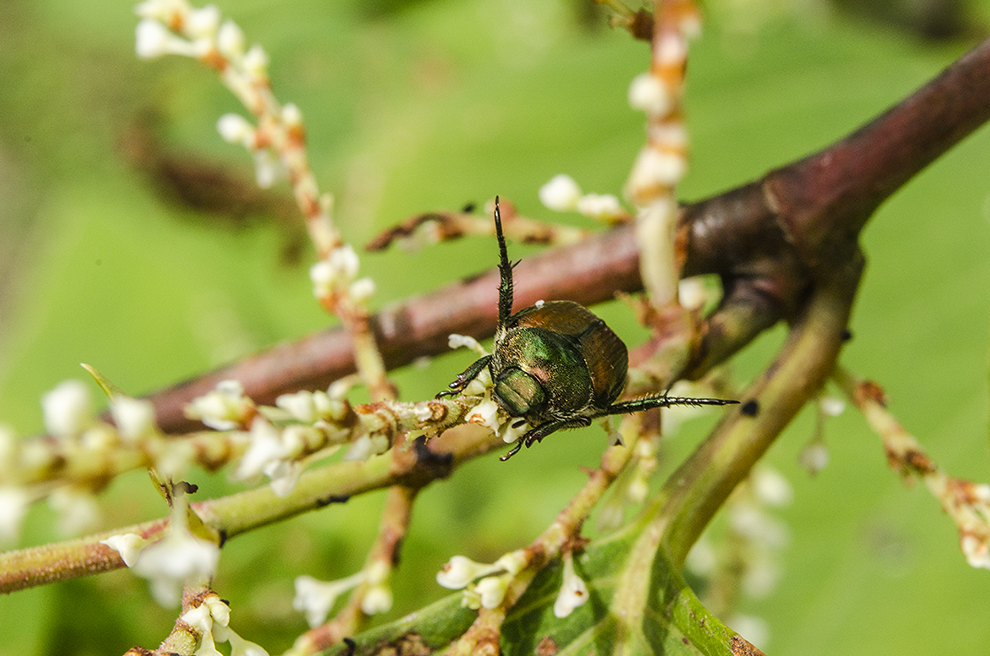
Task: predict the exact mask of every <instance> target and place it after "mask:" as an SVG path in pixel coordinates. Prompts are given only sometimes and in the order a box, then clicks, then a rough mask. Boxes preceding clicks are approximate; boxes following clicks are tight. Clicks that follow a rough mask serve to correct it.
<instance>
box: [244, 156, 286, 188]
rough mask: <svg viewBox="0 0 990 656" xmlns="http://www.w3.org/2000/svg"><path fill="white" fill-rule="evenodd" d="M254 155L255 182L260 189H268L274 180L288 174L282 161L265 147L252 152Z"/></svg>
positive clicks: (276, 180)
mask: <svg viewBox="0 0 990 656" xmlns="http://www.w3.org/2000/svg"><path fill="white" fill-rule="evenodd" d="M252 155H253V157H254V177H255V182H256V183H257V184H258V186H259V187H261V188H262V189H269V188H271V186H272V185H274V184H275V183H276V182H278V181H279V180H281V179H282V178H284V177H285V176H286V175H288V171H286V168H285V166H284V165H283V164H282V161H281V160H279V158H278V157H276V156H275V155H274V154H273V153H272V152H271V151H270V150H268V149H267V148H258V149H256V150H254V151H253V152H252Z"/></svg>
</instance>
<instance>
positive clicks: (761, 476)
mask: <svg viewBox="0 0 990 656" xmlns="http://www.w3.org/2000/svg"><path fill="white" fill-rule="evenodd" d="M750 484H751V485H752V486H753V493H754V494H755V495H756V498H757V499H759V500H760V501H762V502H763V503H765V504H766V505H768V506H773V507H778V508H779V507H783V506H787V505H789V504H790V503H791V501H793V500H794V490H793V489H792V488H791V484H790V483H789V482H788V480H787V479H786V478H784V475H783V474H781V473H780V472H778V471H777V470H776V469H773V468H771V467H759V468H758V469H757V470H756V471H754V472H753V475H752V476H751V477H750Z"/></svg>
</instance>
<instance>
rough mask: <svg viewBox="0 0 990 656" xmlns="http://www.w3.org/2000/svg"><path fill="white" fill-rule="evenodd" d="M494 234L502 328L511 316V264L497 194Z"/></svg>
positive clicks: (499, 325)
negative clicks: (496, 239) (497, 259)
mask: <svg viewBox="0 0 990 656" xmlns="http://www.w3.org/2000/svg"><path fill="white" fill-rule="evenodd" d="M495 236H496V237H497V238H498V253H499V262H498V273H499V277H500V279H501V281H500V283H499V286H498V327H499V329H502V328H503V327H504V326H505V324H506V323H507V322H508V321H509V317H510V316H512V267H513V264H512V263H511V262H509V252H508V250H507V249H506V247H505V236H504V235H503V234H502V214H501V213H500V212H499V210H498V196H496V197H495ZM516 264H518V262H517V263H516Z"/></svg>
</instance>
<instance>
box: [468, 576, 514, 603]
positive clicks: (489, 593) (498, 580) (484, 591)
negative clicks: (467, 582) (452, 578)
mask: <svg viewBox="0 0 990 656" xmlns="http://www.w3.org/2000/svg"><path fill="white" fill-rule="evenodd" d="M508 589H509V576H507V575H504V574H503V575H501V576H488V577H486V578H483V579H481V580H480V581H478V583H477V584H476V585H475V586H474V591H475V592H476V593H477V594H478V595H479V596H480V597H481V606H482V607H483V608H487V609H489V610H491V609H492V608H498V605H499V604H501V603H502V600H503V599H505V593H506V591H507V590H508Z"/></svg>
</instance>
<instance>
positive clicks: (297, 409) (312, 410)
mask: <svg viewBox="0 0 990 656" xmlns="http://www.w3.org/2000/svg"><path fill="white" fill-rule="evenodd" d="M275 405H276V406H278V407H279V408H282V409H283V410H285V411H286V412H288V413H289V414H290V415H292V416H293V417H294V418H295V419H298V420H299V421H303V422H306V423H312V422H314V421H316V420H317V418H318V416H317V412H316V402H315V401H314V396H313V392H310V391H309V390H301V391H299V392H296V393H294V394H282V395H280V396H279V397H278V398H277V399H275Z"/></svg>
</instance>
